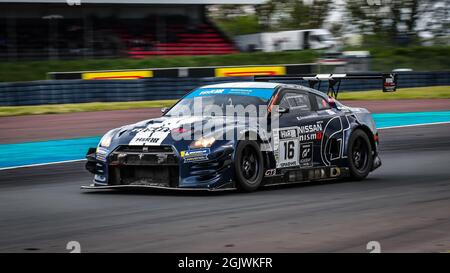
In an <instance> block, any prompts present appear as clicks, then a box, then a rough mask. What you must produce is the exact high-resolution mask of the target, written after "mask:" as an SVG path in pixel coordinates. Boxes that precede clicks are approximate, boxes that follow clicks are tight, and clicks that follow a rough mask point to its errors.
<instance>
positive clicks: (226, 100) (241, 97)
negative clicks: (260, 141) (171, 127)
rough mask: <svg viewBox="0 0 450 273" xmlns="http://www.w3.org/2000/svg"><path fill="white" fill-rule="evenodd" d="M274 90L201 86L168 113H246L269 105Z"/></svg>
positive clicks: (192, 114)
mask: <svg viewBox="0 0 450 273" xmlns="http://www.w3.org/2000/svg"><path fill="white" fill-rule="evenodd" d="M273 92H274V89H272V88H199V89H197V90H194V91H193V92H191V93H190V94H188V95H187V96H185V97H184V98H183V99H181V100H180V101H179V102H178V103H177V104H176V105H174V106H173V107H172V108H171V109H170V111H169V112H167V114H166V115H168V116H181V115H183V116H186V115H191V116H194V115H211V113H212V115H215V116H219V115H220V116H226V115H230V114H231V115H245V114H246V112H247V113H248V112H249V111H258V109H260V107H267V103H268V101H269V100H270V98H271V97H272V94H273ZM243 109H245V110H246V111H243Z"/></svg>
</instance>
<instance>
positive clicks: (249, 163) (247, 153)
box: [240, 146, 259, 183]
mask: <svg viewBox="0 0 450 273" xmlns="http://www.w3.org/2000/svg"><path fill="white" fill-rule="evenodd" d="M240 163H241V170H242V175H243V176H244V178H245V179H246V180H248V182H250V183H253V182H255V181H256V178H257V176H258V171H259V164H258V163H259V162H258V157H257V155H256V151H255V149H253V148H252V147H251V146H247V147H245V148H244V149H243V150H242V158H241V162H240Z"/></svg>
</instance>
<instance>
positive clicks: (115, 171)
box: [108, 145, 179, 187]
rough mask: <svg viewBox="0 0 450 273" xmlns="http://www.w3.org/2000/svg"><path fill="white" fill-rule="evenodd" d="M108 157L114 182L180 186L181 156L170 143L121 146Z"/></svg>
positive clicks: (116, 183)
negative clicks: (164, 144) (179, 156)
mask: <svg viewBox="0 0 450 273" xmlns="http://www.w3.org/2000/svg"><path fill="white" fill-rule="evenodd" d="M108 161H109V167H110V178H111V179H110V181H111V183H112V184H115V185H152V186H163V187H176V186H178V181H179V167H178V156H177V155H176V153H175V151H174V150H173V149H172V147H171V146H130V145H124V146H119V147H118V148H117V149H115V150H114V151H113V152H112V153H111V154H110V155H109V160H108Z"/></svg>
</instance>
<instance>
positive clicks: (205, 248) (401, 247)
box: [0, 124, 450, 252]
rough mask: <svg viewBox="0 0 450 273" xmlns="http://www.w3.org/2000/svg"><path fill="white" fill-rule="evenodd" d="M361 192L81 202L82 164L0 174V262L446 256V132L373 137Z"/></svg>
mask: <svg viewBox="0 0 450 273" xmlns="http://www.w3.org/2000/svg"><path fill="white" fill-rule="evenodd" d="M380 138H381V141H382V146H381V147H382V154H381V157H382V160H383V166H382V167H381V168H380V169H378V170H376V171H375V172H374V173H372V174H371V175H370V176H369V178H368V179H367V180H365V181H363V182H345V181H344V182H338V183H336V182H328V183H319V184H317V183H315V184H303V185H297V186H284V187H272V188H267V189H265V190H261V191H258V192H255V193H251V194H243V193H235V192H226V193H192V192H188V193H183V192H182V193H180V192H172V191H170V192H167V191H166V192H164V191H163V192H161V191H145V192H115V191H103V192H82V191H81V190H80V189H79V187H80V186H81V185H85V184H88V183H90V180H91V176H90V175H89V174H88V173H87V172H86V171H84V167H83V165H84V163H83V162H78V163H66V164H58V165H49V166H40V167H32V168H22V169H14V170H4V171H0V219H1V222H0V252H68V251H67V250H66V249H65V247H66V244H67V242H69V241H78V242H80V244H81V250H82V252H98V251H106V252H368V251H367V250H366V244H367V242H369V241H378V242H380V244H381V251H384V252H399V251H402V252H445V251H449V250H450V232H449V231H450V167H449V166H450V164H449V162H450V125H449V124H445V125H428V126H419V127H406V128H398V129H386V130H382V131H381V132H380Z"/></svg>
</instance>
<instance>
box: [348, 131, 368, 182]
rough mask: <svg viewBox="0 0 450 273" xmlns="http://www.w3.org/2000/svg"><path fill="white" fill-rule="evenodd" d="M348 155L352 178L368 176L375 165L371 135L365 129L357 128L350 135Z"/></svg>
mask: <svg viewBox="0 0 450 273" xmlns="http://www.w3.org/2000/svg"><path fill="white" fill-rule="evenodd" d="M347 156H348V160H349V169H350V175H351V178H352V179H353V180H362V179H364V178H366V177H367V175H369V172H370V170H371V168H372V165H373V156H372V146H371V145H370V141H369V137H368V136H367V134H366V133H365V132H364V131H363V130H360V129H357V130H355V131H354V132H353V133H352V135H351V136H350V140H349V146H348V155H347Z"/></svg>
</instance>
